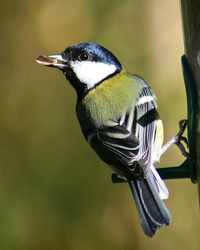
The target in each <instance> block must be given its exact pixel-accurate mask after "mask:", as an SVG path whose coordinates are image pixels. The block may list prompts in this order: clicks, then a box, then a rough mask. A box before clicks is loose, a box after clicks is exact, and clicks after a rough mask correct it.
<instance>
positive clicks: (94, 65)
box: [36, 43, 122, 96]
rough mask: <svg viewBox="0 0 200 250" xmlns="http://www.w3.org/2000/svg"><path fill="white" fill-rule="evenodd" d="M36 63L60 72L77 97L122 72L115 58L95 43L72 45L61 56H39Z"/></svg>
mask: <svg viewBox="0 0 200 250" xmlns="http://www.w3.org/2000/svg"><path fill="white" fill-rule="evenodd" d="M36 61H37V62H38V63H39V64H42V65H45V66H49V67H55V68H58V69H60V70H62V72H63V73H64V74H65V76H66V78H67V79H68V80H69V81H70V83H71V84H72V86H73V87H74V88H75V90H76V92H77V94H78V95H79V96H80V95H82V96H84V95H85V94H86V93H87V92H88V91H89V90H90V89H92V88H94V87H95V86H97V85H98V84H99V83H101V82H102V81H103V80H105V79H107V78H109V77H111V76H113V75H114V74H116V73H119V72H120V71H121V70H122V66H121V64H120V62H119V61H118V60H117V58H116V57H115V56H114V55H113V54H112V53H111V52H110V51H109V50H107V49H105V48H104V47H102V46H100V45H98V44H96V43H81V44H77V45H73V46H71V47H68V48H67V49H65V50H64V51H63V52H62V53H61V54H56V55H48V56H39V57H38V58H37V59H36Z"/></svg>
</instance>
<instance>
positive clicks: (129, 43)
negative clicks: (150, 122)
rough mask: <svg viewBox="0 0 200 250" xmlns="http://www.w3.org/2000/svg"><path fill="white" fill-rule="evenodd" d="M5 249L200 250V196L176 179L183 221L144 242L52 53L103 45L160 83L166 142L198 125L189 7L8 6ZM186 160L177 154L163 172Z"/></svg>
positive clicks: (173, 202)
mask: <svg viewBox="0 0 200 250" xmlns="http://www.w3.org/2000/svg"><path fill="white" fill-rule="evenodd" d="M0 10H1V11H0V12H1V15H0V33H1V39H0V55H1V60H0V71H1V81H0V114H1V119H0V138H1V139H0V249H2V250H18V249H19V250H36V249H37V250H46V249H47V250H65V249H67V250H77V249H79V250H85V249H92V250H100V249H104V250H108V249H109V250H110V249H115V250H118V249H119V250H121V249H123V250H132V249H134V250H140V249H148V250H151V249H154V250H157V249H162V250H169V249H170V250H189V249H190V250H199V249H200V238H199V226H200V225H199V205H198V195H197V187H196V185H194V184H191V182H190V180H170V181H166V183H167V186H168V187H169V190H170V198H169V200H168V201H167V202H166V203H167V206H168V208H169V209H170V211H171V213H172V216H173V222H172V224H171V225H170V227H167V228H165V229H161V230H160V231H159V232H158V233H157V235H156V236H155V237H154V238H153V239H149V238H147V237H145V236H144V234H143V232H142V230H141V227H140V224H139V219H138V215H137V211H136V208H135V205H134V202H133V200H132V196H131V193H130V190H129V188H128V186H127V185H126V184H119V185H114V184H112V183H111V173H112V172H111V171H110V169H108V168H107V167H106V166H105V164H104V163H103V162H101V161H100V160H99V159H98V157H97V156H96V155H95V153H94V152H93V151H92V150H91V149H90V148H89V146H88V145H87V143H86V142H85V140H84V139H83V136H82V134H81V131H80V129H79V125H78V122H77V119H76V117H75V112H74V110H75V103H76V96H75V93H74V91H73V89H72V87H71V86H70V85H69V84H68V83H67V82H66V81H65V79H64V77H63V75H62V74H61V73H60V72H58V71H57V70H52V69H49V68H45V67H41V66H39V65H38V64H36V63H35V61H34V60H35V58H36V57H37V56H38V55H40V54H50V53H58V52H61V51H62V50H63V49H64V48H66V47H67V46H69V45H71V44H74V43H79V42H85V41H93V42H97V43H100V44H102V45H103V46H105V47H107V48H108V49H110V50H111V51H113V53H114V54H115V55H116V56H117V57H118V58H119V60H120V61H121V62H122V64H123V65H124V67H125V68H127V69H128V70H129V71H131V72H134V73H137V74H139V75H141V76H143V78H144V79H145V80H146V81H147V82H149V83H150V85H151V86H152V88H153V89H154V91H155V93H156V95H157V98H158V103H159V112H160V115H161V117H162V120H163V122H164V128H165V139H166V140H167V139H168V138H170V136H172V135H174V134H175V133H176V132H177V129H178V121H179V120H180V119H183V118H185V117H186V97H185V90H184V83H183V79H182V73H181V64H180V57H181V55H182V54H183V53H184V48H183V41H182V31H181V17H180V8H179V4H178V1H173V0H168V1H159V0H153V1H144V0H142V1H139V0H134V1H133V0H124V1H119V0H115V1H114V0H109V1H107V0H102V1H98V0H86V1H85V0H74V1H70V0H59V1H54V0H48V1H47V0H43V1H41V0H36V1H26V0H18V1H14V0H13V1H5V0H4V1H3V0H0ZM183 160H184V158H183V157H182V156H181V154H180V153H179V151H178V149H177V148H176V147H175V146H174V147H172V148H171V149H170V150H169V152H167V153H166V154H165V155H164V156H163V158H162V159H161V163H160V164H159V165H161V166H177V165H179V164H180V163H181V162H182V161H183Z"/></svg>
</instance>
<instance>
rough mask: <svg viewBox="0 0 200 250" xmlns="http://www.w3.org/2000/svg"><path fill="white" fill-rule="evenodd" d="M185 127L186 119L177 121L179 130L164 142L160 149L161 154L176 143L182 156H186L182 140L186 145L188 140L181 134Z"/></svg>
mask: <svg viewBox="0 0 200 250" xmlns="http://www.w3.org/2000/svg"><path fill="white" fill-rule="evenodd" d="M186 127H187V120H181V121H180V122H179V132H178V133H177V134H176V135H175V136H173V137H172V138H171V139H170V140H169V141H168V142H167V143H165V144H164V145H163V147H162V149H161V155H162V154H164V153H165V152H166V151H167V150H168V149H169V148H170V147H171V146H172V145H173V144H176V145H177V146H178V148H179V149H180V151H181V153H182V154H183V156H185V157H188V155H189V154H188V152H187V151H186V149H185V147H184V145H183V143H182V142H184V143H185V144H186V146H187V147H188V140H187V138H186V137H184V136H183V133H184V131H185V129H186Z"/></svg>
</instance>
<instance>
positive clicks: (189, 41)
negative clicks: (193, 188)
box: [181, 0, 200, 195]
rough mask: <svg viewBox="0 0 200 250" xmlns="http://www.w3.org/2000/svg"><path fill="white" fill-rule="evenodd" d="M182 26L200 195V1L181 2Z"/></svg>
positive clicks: (186, 0) (187, 0) (183, 0)
mask: <svg viewBox="0 0 200 250" xmlns="http://www.w3.org/2000/svg"><path fill="white" fill-rule="evenodd" d="M181 10H182V24H183V33H184V44H185V55H186V57H187V60H188V62H189V65H190V68H191V70H192V73H193V77H194V81H195V85H196V89H197V92H198V93H197V95H198V112H197V113H198V114H197V117H196V119H197V123H198V124H197V131H196V144H197V145H196V155H197V163H196V171H197V182H198V187H199V195H200V1H199V0H181Z"/></svg>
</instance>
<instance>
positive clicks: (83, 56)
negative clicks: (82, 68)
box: [78, 53, 89, 61]
mask: <svg viewBox="0 0 200 250" xmlns="http://www.w3.org/2000/svg"><path fill="white" fill-rule="evenodd" d="M78 60H79V61H87V60H89V55H88V54H87V53H81V54H79V55H78Z"/></svg>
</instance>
